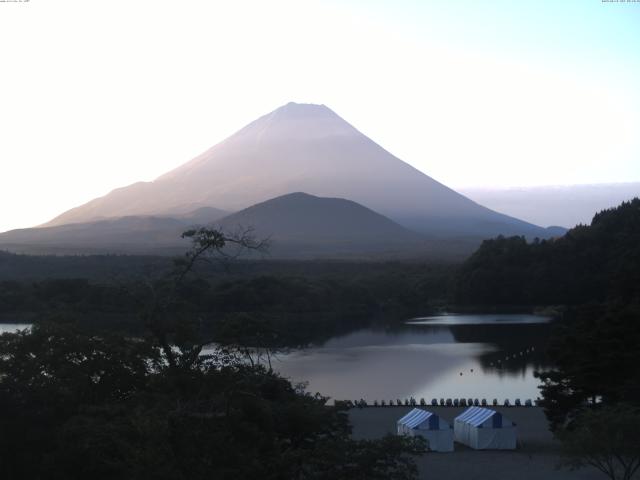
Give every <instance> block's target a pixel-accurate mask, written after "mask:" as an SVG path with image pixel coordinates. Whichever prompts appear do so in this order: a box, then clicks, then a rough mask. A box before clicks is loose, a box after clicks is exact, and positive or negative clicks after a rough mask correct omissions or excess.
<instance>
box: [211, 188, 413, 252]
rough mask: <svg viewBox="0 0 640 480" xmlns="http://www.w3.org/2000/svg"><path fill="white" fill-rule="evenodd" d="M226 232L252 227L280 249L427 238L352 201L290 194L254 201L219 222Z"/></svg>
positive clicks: (358, 247)
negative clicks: (255, 202)
mask: <svg viewBox="0 0 640 480" xmlns="http://www.w3.org/2000/svg"><path fill="white" fill-rule="evenodd" d="M220 226H221V227H222V228H223V229H224V230H226V231H234V230H237V229H239V228H240V229H242V228H243V227H247V226H251V227H252V228H253V229H254V233H255V235H256V237H259V238H266V237H269V238H270V239H271V240H272V242H271V243H272V250H273V251H274V252H275V253H276V254H278V255H281V254H289V253H295V252H297V251H299V250H300V249H304V250H306V251H307V252H308V253H311V252H316V253H322V252H325V253H326V252H337V251H342V252H347V251H349V252H358V251H360V252H367V251H381V250H393V249H399V248H401V247H414V246H417V245H418V244H420V243H424V241H423V238H422V237H421V236H420V235H418V234H416V233H414V232H411V231H409V230H407V229H405V228H404V227H401V226H400V225H398V224H397V223H395V222H393V221H391V220H389V219H388V218H386V217H384V216H383V215H380V214H379V213H376V212H374V211H372V210H369V209H368V208H366V207H363V206H362V205H359V204H357V203H355V202H352V201H350V200H345V199H342V198H320V197H315V196H313V195H308V194H306V193H291V194H288V195H283V196H281V197H277V198H274V199H271V200H267V201H266V202H262V203H259V204H256V205H253V206H251V207H249V208H246V209H244V210H241V211H240V212H237V213H235V214H232V215H229V216H228V217H225V218H223V219H222V220H221V221H220Z"/></svg>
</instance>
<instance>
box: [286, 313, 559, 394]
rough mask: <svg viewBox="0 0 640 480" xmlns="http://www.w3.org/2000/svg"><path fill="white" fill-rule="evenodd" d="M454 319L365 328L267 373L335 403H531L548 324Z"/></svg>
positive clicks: (516, 318) (543, 364)
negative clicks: (409, 400) (275, 372)
mask: <svg viewBox="0 0 640 480" xmlns="http://www.w3.org/2000/svg"><path fill="white" fill-rule="evenodd" d="M460 317H461V316H440V317H437V319H434V320H432V321H424V319H414V320H412V321H410V322H407V323H406V324H404V325H400V326H398V327H395V328H393V329H384V330H381V329H374V328H365V329H362V330H358V331H355V332H352V333H349V334H347V335H342V336H338V337H334V338H332V339H330V340H329V341H327V342H326V343H324V344H323V345H321V346H317V347H313V348H308V349H304V350H296V351H293V352H290V353H288V354H286V355H279V356H278V358H277V360H276V361H275V362H274V368H275V369H277V370H278V371H279V372H280V373H282V374H283V375H285V376H287V377H289V378H291V380H293V381H308V382H309V386H308V389H309V390H310V391H312V392H316V391H318V392H321V393H322V394H324V395H329V396H331V397H332V398H335V399H352V400H353V399H359V398H364V399H366V400H368V401H373V400H385V401H387V402H388V401H389V400H391V399H393V400H395V399H397V398H400V399H405V398H408V397H410V396H413V397H415V398H416V399H418V400H419V399H420V398H425V400H427V401H430V400H431V399H432V398H438V399H440V398H441V397H444V398H447V397H450V398H456V397H458V398H480V399H482V398H486V399H487V400H489V401H491V400H492V399H493V398H497V399H498V400H499V401H501V402H502V401H503V400H504V399H505V398H509V399H510V400H511V401H512V402H513V400H514V399H515V398H520V399H522V400H524V399H526V398H531V399H535V398H536V397H538V395H539V391H538V384H539V382H538V380H537V379H536V378H535V377H534V375H533V373H534V371H536V370H541V369H543V368H547V367H549V366H550V364H549V362H548V360H547V359H546V358H545V354H544V351H545V347H546V343H547V340H548V337H549V333H550V330H551V323H550V322H549V318H548V317H535V316H531V315H510V316H508V317H509V318H506V317H504V316H496V315H465V316H464V317H467V321H461V319H460ZM429 318H432V319H433V318H434V317H429Z"/></svg>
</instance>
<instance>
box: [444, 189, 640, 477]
mask: <svg viewBox="0 0 640 480" xmlns="http://www.w3.org/2000/svg"><path fill="white" fill-rule="evenodd" d="M454 296H455V299H456V301H457V302H460V303H465V304H471V305H487V304H491V305H528V306H531V305H562V306H563V313H562V318H561V319H559V320H558V321H557V322H556V324H555V329H554V332H553V335H552V337H551V341H550V345H549V349H548V355H549V357H550V359H551V360H552V362H553V364H554V368H553V369H550V370H548V371H543V372H538V373H537V376H538V377H539V378H540V379H541V381H542V386H541V393H542V402H541V404H542V406H543V408H544V409H545V413H546V415H547V417H548V419H549V421H550V425H551V428H552V430H553V431H554V432H555V434H556V435H557V437H558V438H559V439H560V440H562V443H563V445H564V447H565V453H566V454H567V463H568V464H569V465H570V466H572V467H581V466H585V465H590V466H592V467H595V468H597V469H598V470H600V471H601V472H602V473H603V474H604V475H606V476H608V477H609V478H611V479H612V480H617V479H624V480H629V479H631V478H632V477H633V476H634V474H635V472H637V471H638V469H640V434H638V426H640V373H639V372H640V370H639V369H638V365H640V348H638V345H640V200H639V199H637V198H636V199H633V200H632V201H630V202H625V203H623V204H621V205H620V206H618V207H617V208H613V209H609V210H605V211H602V212H600V213H598V214H596V215H595V216H594V218H593V221H592V222H591V225H589V226H578V227H576V228H574V229H572V230H570V231H569V232H568V233H567V234H566V235H565V236H564V237H561V238H557V239H553V240H547V241H545V240H543V241H539V240H536V241H533V242H531V243H529V242H527V241H526V240H525V239H524V238H522V237H512V238H504V237H498V238H496V239H493V240H487V241H485V242H484V243H483V244H482V245H481V247H480V248H479V249H478V251H477V252H475V253H474V254H473V255H472V256H471V258H469V259H468V260H467V261H466V262H465V263H464V265H463V266H462V267H461V269H460V272H459V273H458V275H457V278H456V280H455V291H454Z"/></svg>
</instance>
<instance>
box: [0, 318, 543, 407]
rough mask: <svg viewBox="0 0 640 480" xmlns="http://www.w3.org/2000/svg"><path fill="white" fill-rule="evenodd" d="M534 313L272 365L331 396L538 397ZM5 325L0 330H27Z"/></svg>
mask: <svg viewBox="0 0 640 480" xmlns="http://www.w3.org/2000/svg"><path fill="white" fill-rule="evenodd" d="M550 320H551V319H550V318H549V317H542V316H536V315H519V314H515V315H484V314H483V315H451V314H450V315H439V316H434V317H424V318H415V319H412V320H409V321H407V322H405V324H403V325H400V326H398V327H394V328H393V329H386V330H385V329H375V328H365V329H362V330H358V331H355V332H352V333H349V334H346V335H341V336H336V337H334V338H332V339H330V340H329V341H327V342H325V343H324V344H322V345H320V346H316V347H312V348H307V349H304V350H294V351H292V352H290V353H287V354H279V355H277V357H276V358H275V359H273V360H272V364H273V367H274V369H276V370H277V371H279V372H280V373H281V374H282V375H284V376H285V377H288V378H290V379H291V380H292V381H294V382H308V390H309V391H311V392H312V393H315V392H320V393H322V394H323V395H327V396H330V397H331V398H333V399H338V400H343V399H351V400H356V399H360V398H364V399H365V400H367V401H370V402H373V401H374V400H378V401H380V400H385V401H386V402H388V401H389V400H394V401H395V399H397V398H400V399H402V400H404V399H405V398H409V397H411V396H413V397H414V398H416V399H417V400H420V398H424V399H425V400H427V401H428V402H429V401H431V399H432V398H437V399H440V398H445V399H446V398H456V397H457V398H480V399H482V398H486V399H487V400H489V401H491V400H492V399H493V398H497V399H498V400H499V401H500V402H502V401H504V399H505V398H508V399H510V401H511V402H513V400H514V399H515V398H520V399H521V400H523V401H524V400H525V399H527V398H531V399H535V398H536V397H538V396H539V391H538V384H539V382H538V380H537V379H535V378H534V376H533V372H534V371H536V370H540V369H542V368H545V367H549V366H550V364H549V363H548V360H547V359H546V358H545V355H544V350H545V345H546V343H547V340H548V337H549V333H550V329H551V324H550ZM29 327H30V325H29V324H19V323H15V324H7V323H5V324H0V333H3V332H14V331H16V330H18V329H24V328H29Z"/></svg>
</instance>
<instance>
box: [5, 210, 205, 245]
mask: <svg viewBox="0 0 640 480" xmlns="http://www.w3.org/2000/svg"><path fill="white" fill-rule="evenodd" d="M191 223H192V222H189V221H188V220H185V219H177V218H159V217H149V216H129V217H121V218H114V219H104V220H98V221H94V222H86V223H71V224H67V225H58V226H53V227H40V228H22V229H18V230H11V231H9V232H5V233H2V234H0V248H2V249H6V250H9V251H12V252H17V253H65V254H70V253H71V254H74V253H83V254H85V253H127V254H131V253H137V254H145V253H146V254H153V253H168V252H175V251H178V249H179V250H180V251H183V250H186V249H187V248H188V247H189V243H188V242H187V241H185V240H183V239H181V238H180V235H181V234H182V232H183V231H185V230H186V229H187V228H188V227H189V225H190V224H191Z"/></svg>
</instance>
